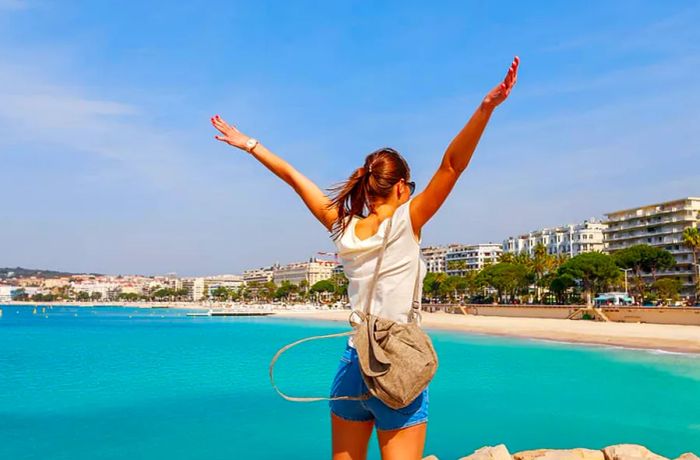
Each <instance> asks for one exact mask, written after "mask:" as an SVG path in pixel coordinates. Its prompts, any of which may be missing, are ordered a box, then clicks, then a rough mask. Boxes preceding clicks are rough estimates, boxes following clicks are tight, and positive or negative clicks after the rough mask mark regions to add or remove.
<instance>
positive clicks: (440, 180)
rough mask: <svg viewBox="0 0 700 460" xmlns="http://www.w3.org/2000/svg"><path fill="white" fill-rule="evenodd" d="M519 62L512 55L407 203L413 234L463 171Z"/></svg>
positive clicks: (508, 92)
mask: <svg viewBox="0 0 700 460" xmlns="http://www.w3.org/2000/svg"><path fill="white" fill-rule="evenodd" d="M519 63H520V60H519V59H518V57H517V56H516V57H515V59H513V63H512V64H511V66H510V68H509V69H508V73H507V74H506V77H505V79H504V80H503V82H502V83H500V84H499V85H498V86H496V87H495V88H494V89H492V90H491V91H490V92H489V93H488V94H487V95H486V97H485V98H484V100H483V101H482V102H481V104H480V105H479V107H478V108H477V109H476V112H474V114H473V115H472V117H471V118H470V119H469V122H468V123H467V124H466V126H464V128H462V130H461V131H460V132H459V134H457V136H456V137H455V138H454V139H453V140H452V142H451V143H450V145H449V146H448V147H447V151H446V152H445V155H444V156H443V158H442V163H440V166H439V167H438V170H437V172H436V173H435V175H434V176H433V178H432V179H430V182H429V183H428V185H427V186H426V188H425V190H423V191H422V192H421V193H419V194H418V195H416V196H415V198H413V200H411V205H410V210H409V211H410V213H411V221H412V222H413V231H414V233H415V234H416V235H418V234H420V231H421V229H422V228H423V225H425V224H426V222H428V220H430V218H431V217H433V215H434V214H435V213H436V212H437V210H438V209H440V206H442V204H443V203H444V202H445V199H446V198H447V195H449V194H450V191H452V188H453V187H454V185H455V183H456V182H457V179H459V176H460V175H461V174H462V172H464V170H465V169H467V166H468V165H469V160H471V158H472V154H473V153H474V150H475V149H476V146H477V144H478V143H479V139H481V134H482V133H483V132H484V128H486V125H487V123H488V121H489V118H490V117H491V113H493V109H495V108H496V107H497V106H498V105H499V104H500V103H501V102H503V101H505V100H506V98H507V97H508V95H509V94H510V91H511V90H512V89H513V85H515V82H516V80H517V77H518V65H519Z"/></svg>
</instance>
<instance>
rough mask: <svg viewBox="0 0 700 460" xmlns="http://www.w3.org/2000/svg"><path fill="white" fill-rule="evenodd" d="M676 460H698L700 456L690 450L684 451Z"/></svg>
mask: <svg viewBox="0 0 700 460" xmlns="http://www.w3.org/2000/svg"><path fill="white" fill-rule="evenodd" d="M676 460H700V457H698V456H697V455H695V454H694V453H692V452H686V453H684V454H683V455H681V456H680V457H678V458H677V459H676Z"/></svg>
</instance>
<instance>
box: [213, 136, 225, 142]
mask: <svg viewBox="0 0 700 460" xmlns="http://www.w3.org/2000/svg"><path fill="white" fill-rule="evenodd" d="M214 139H216V140H217V141H221V142H226V138H225V137H224V136H214Z"/></svg>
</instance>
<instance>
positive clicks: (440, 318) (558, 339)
mask: <svg viewBox="0 0 700 460" xmlns="http://www.w3.org/2000/svg"><path fill="white" fill-rule="evenodd" d="M32 305H39V306H59V307H60V306H64V307H131V308H143V309H151V308H170V309H186V310H203V311H207V310H210V309H215V310H216V309H229V308H231V305H230V304H227V305H224V304H202V303H192V302H158V303H139V302H133V303H131V302H38V303H37V302H7V303H2V304H0V306H5V307H12V306H32ZM234 308H235V309H246V310H251V311H264V312H270V313H272V315H270V317H271V318H289V319H300V320H309V321H332V322H342V323H345V324H348V317H349V316H350V310H346V309H343V310H329V309H327V307H325V306H317V305H312V304H291V305H288V306H287V307H286V308H279V306H278V305H273V304H257V305H252V304H249V305H245V304H240V305H235V306H234ZM422 315H423V323H422V324H423V326H424V327H425V328H426V329H429V330H430V329H433V330H442V331H452V332H457V333H467V334H477V335H487V336H496V337H512V338H519V339H530V340H537V341H544V342H554V343H564V344H578V345H588V346H600V347H617V348H629V349H638V350H647V351H659V352H669V353H681V354H693V355H699V356H700V326H692V325H676V324H654V323H622V322H595V321H585V320H569V319H553V318H534V317H506V316H485V315H484V316H480V315H462V314H453V313H443V312H436V313H430V312H423V313H422Z"/></svg>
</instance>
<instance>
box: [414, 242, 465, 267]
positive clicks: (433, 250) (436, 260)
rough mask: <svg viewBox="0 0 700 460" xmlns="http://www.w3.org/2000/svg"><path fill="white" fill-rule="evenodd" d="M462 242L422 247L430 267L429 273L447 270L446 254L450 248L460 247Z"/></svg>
mask: <svg viewBox="0 0 700 460" xmlns="http://www.w3.org/2000/svg"><path fill="white" fill-rule="evenodd" d="M460 246H462V245H460V244H455V243H453V244H448V245H444V246H427V247H424V248H421V254H422V255H423V259H425V263H426V265H427V268H428V273H444V272H445V256H446V255H447V252H448V251H449V250H450V249H453V248H457V247H460Z"/></svg>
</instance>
